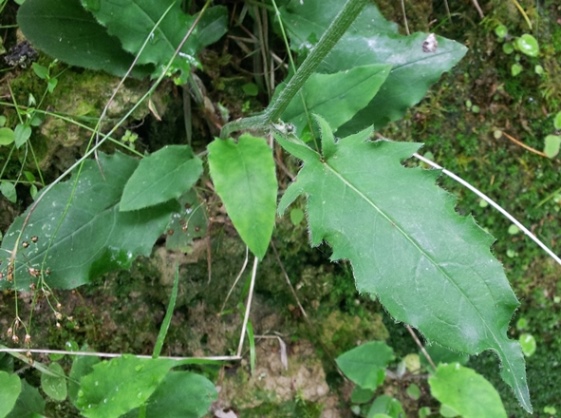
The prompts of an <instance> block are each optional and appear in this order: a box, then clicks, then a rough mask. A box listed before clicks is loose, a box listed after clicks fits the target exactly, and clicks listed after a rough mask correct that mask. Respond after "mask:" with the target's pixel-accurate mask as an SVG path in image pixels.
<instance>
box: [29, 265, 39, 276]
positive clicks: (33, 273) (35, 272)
mask: <svg viewBox="0 0 561 418" xmlns="http://www.w3.org/2000/svg"><path fill="white" fill-rule="evenodd" d="M28 272H29V275H30V276H32V277H35V278H37V277H39V276H40V275H41V270H38V269H34V268H33V267H30V268H29V270H28Z"/></svg>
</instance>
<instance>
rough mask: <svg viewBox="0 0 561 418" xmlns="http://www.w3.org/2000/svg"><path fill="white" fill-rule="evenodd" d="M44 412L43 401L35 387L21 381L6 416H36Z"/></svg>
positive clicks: (13, 417)
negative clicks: (12, 404)
mask: <svg viewBox="0 0 561 418" xmlns="http://www.w3.org/2000/svg"><path fill="white" fill-rule="evenodd" d="M44 412H45V401H44V400H43V397H42V396H41V394H40V393H39V390H38V389H37V388H34V387H33V386H31V385H30V384H29V383H27V382H26V381H25V380H22V381H21V393H20V395H19V397H18V400H17V401H16V405H15V406H14V408H13V409H12V411H11V412H10V413H9V414H8V418H37V417H38V416H39V417H42V416H43V415H42V414H43V413H44Z"/></svg>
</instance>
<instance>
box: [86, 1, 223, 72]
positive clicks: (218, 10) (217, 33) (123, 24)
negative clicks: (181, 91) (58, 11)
mask: <svg viewBox="0 0 561 418" xmlns="http://www.w3.org/2000/svg"><path fill="white" fill-rule="evenodd" d="M82 4H83V6H84V7H85V8H86V10H88V11H90V12H91V13H92V14H93V15H94V16H95V18H96V19H97V20H98V22H100V23H101V24H102V25H103V26H105V27H106V28H107V31H108V33H109V34H110V35H112V36H115V37H117V38H119V40H120V41H121V45H122V47H123V48H124V49H125V50H126V51H128V52H130V53H132V54H134V55H136V54H138V53H139V52H140V50H141V49H142V48H143V45H144V43H145V41H146V39H149V41H148V43H146V44H145V45H144V49H142V53H141V54H140V55H139V56H138V63H139V64H155V65H156V66H161V65H164V64H166V63H167V62H168V61H169V59H170V58H171V57H172V56H173V54H174V53H175V50H176V49H177V48H178V46H179V45H180V43H181V42H182V41H183V38H184V37H185V35H186V33H187V32H188V31H189V29H190V28H191V26H192V25H193V23H194V21H195V16H190V15H187V14H185V13H184V12H183V10H182V9H181V2H178V1H176V0H160V1H152V0H133V1H131V0H113V1H101V0H82ZM164 15H165V16H164ZM162 16H164V17H163V19H162V21H161V22H160V23H159V24H158V21H159V20H160V18H162ZM206 16H208V17H206ZM210 25H212V26H210ZM209 26H210V27H209ZM155 27H156V29H155V31H154V33H153V34H152V35H150V32H151V31H152V29H153V28H155ZM226 28H227V10H226V8H225V7H212V8H210V9H208V10H207V11H206V12H205V16H203V19H202V20H201V21H200V22H199V24H198V25H197V27H196V28H195V30H194V31H193V33H192V34H191V36H190V37H189V38H188V40H187V41H186V42H185V43H184V44H183V46H182V47H181V50H180V52H181V54H184V57H178V58H177V60H176V61H177V63H178V64H177V66H178V68H182V69H183V70H184V71H187V72H188V70H189V67H190V64H191V62H190V60H191V61H194V57H195V56H196V54H197V53H198V52H199V50H200V49H202V47H203V46H205V45H209V44H211V43H213V42H215V41H216V40H218V39H220V37H222V35H224V33H225V32H226ZM203 29H206V30H204V31H202V30H203ZM201 31H202V32H203V33H202V35H204V36H201V35H200V34H199V32H201ZM186 57H187V59H185V58H186Z"/></svg>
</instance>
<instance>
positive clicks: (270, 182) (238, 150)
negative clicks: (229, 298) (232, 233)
mask: <svg viewBox="0 0 561 418" xmlns="http://www.w3.org/2000/svg"><path fill="white" fill-rule="evenodd" d="M208 151H209V154H208V164H209V168H210V175H211V177H212V180H213V182H214V186H215V188H216V192H217V193H218V195H219V196H220V198H221V199H222V201H223V202H224V206H225V207H226V210H227V211H228V216H229V217H230V219H232V223H233V224H234V226H235V228H236V230H237V231H238V234H240V237H241V238H242V239H243V241H244V242H245V243H246V245H247V246H248V247H249V249H250V250H251V251H252V252H253V253H254V254H255V255H256V256H257V257H259V258H263V256H264V255H265V253H266V251H267V247H268V246H269V241H270V240H271V236H272V235H273V228H274V226H275V210H276V200H277V179H276V174H275V162H274V160H273V154H272V152H271V149H270V148H269V147H268V145H267V142H266V141H265V139H264V138H257V137H254V136H251V135H249V134H244V135H242V136H241V137H240V138H239V140H238V143H235V142H234V141H233V140H232V139H227V140H222V139H216V140H214V141H213V142H212V143H211V144H210V145H209V146H208Z"/></svg>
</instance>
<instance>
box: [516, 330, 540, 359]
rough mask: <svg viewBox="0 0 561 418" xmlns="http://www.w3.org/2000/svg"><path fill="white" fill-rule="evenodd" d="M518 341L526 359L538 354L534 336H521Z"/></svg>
mask: <svg viewBox="0 0 561 418" xmlns="http://www.w3.org/2000/svg"><path fill="white" fill-rule="evenodd" d="M518 341H520V346H521V347H522V352H523V353H524V355H525V356H526V357H531V356H532V355H533V354H534V353H535V352H536V348H537V344H536V339H535V338H534V336H533V335H532V334H521V335H520V338H519V339H518Z"/></svg>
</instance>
